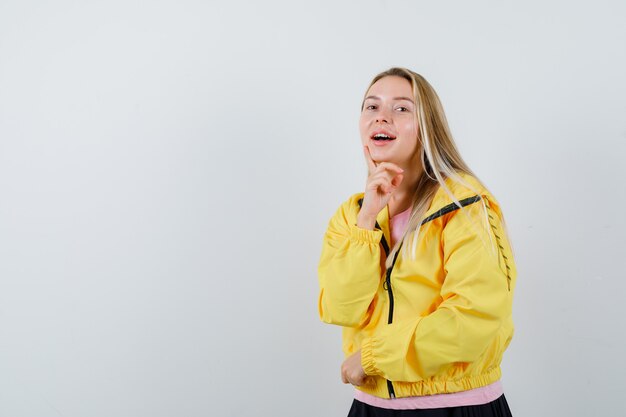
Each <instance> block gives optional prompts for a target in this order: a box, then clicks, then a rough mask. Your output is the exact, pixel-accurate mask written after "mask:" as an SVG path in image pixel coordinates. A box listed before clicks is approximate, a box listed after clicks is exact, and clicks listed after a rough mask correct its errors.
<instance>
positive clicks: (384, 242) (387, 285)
mask: <svg viewBox="0 0 626 417" xmlns="http://www.w3.org/2000/svg"><path fill="white" fill-rule="evenodd" d="M480 199H481V197H480V196H479V195H475V196H473V197H469V198H465V199H463V200H460V201H459V203H461V207H465V206H467V205H469V204H472V203H475V202H477V201H480ZM362 204H363V199H359V207H361V206H362ZM458 209H459V206H457V205H456V204H455V203H451V204H448V205H447V206H444V207H442V208H441V209H439V210H437V211H436V212H434V213H433V214H431V215H430V216H428V217H426V218H425V219H424V220H422V222H421V223H420V227H421V226H423V225H424V224H425V223H428V222H429V221H431V220H435V219H436V218H438V217H441V216H443V215H444V214H448V213H450V212H452V211H455V210H458ZM375 227H376V229H378V230H381V231H382V228H381V227H380V225H379V224H378V221H377V222H376V224H375ZM380 244H381V245H382V247H383V250H384V251H385V256H389V245H388V244H387V240H386V239H385V235H384V234H383V236H382V239H381V241H380ZM400 249H402V244H400V246H399V247H398V250H397V251H396V253H395V255H394V256H393V262H391V266H390V267H389V268H387V274H386V277H385V281H384V283H383V289H385V290H386V291H387V294H388V295H389V316H388V318H387V324H391V323H392V322H393V307H394V306H393V290H392V289H391V272H392V271H393V267H394V266H395V264H396V260H397V259H398V254H399V253H400ZM387 390H388V391H389V398H396V392H395V390H394V389H393V383H392V382H391V381H390V380H387Z"/></svg>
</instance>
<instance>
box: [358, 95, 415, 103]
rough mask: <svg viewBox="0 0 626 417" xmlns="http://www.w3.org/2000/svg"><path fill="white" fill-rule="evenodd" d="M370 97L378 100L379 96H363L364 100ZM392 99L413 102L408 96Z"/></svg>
mask: <svg viewBox="0 0 626 417" xmlns="http://www.w3.org/2000/svg"><path fill="white" fill-rule="evenodd" d="M370 99H371V100H380V97H378V96H367V97H365V100H370ZM365 100H364V101H365ZM393 100H406V101H410V102H411V103H413V99H412V98H409V97H394V98H393Z"/></svg>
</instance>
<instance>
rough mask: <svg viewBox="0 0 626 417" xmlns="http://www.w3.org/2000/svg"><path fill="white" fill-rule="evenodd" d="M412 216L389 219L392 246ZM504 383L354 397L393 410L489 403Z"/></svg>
mask: <svg viewBox="0 0 626 417" xmlns="http://www.w3.org/2000/svg"><path fill="white" fill-rule="evenodd" d="M410 217H411V208H408V209H407V210H405V211H403V212H402V213H398V214H396V215H395V216H393V217H391V219H389V227H390V229H391V246H392V247H393V245H395V243H396V242H397V241H398V240H399V239H401V238H402V235H403V234H404V232H405V230H406V227H407V225H408V223H409V218H410ZM503 392H504V391H503V389H502V384H501V383H500V381H496V382H494V383H493V384H489V385H487V386H484V387H480V388H474V389H470V390H467V391H461V392H454V393H451V394H435V395H424V396H420V397H404V398H390V399H387V398H380V397H376V396H374V395H370V394H366V393H364V392H363V391H359V390H356V393H355V395H354V398H355V399H356V400H358V401H361V402H363V403H365V404H369V405H371V406H374V407H379V408H387V409H392V410H415V409H424V408H445V407H459V406H467V405H480V404H487V403H489V402H491V401H494V400H496V399H498V398H499V397H500V396H501V395H502V394H503Z"/></svg>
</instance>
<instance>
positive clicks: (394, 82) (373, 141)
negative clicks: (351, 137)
mask: <svg viewBox="0 0 626 417" xmlns="http://www.w3.org/2000/svg"><path fill="white" fill-rule="evenodd" d="M417 128H418V125H417V119H416V117H415V102H414V97H413V91H412V89H411V84H410V83H409V81H407V80H406V79H404V78H402V77H398V76H387V77H383V78H381V79H380V80H378V81H376V82H375V83H374V84H373V85H372V86H371V87H370V89H369V90H368V91H367V94H366V97H365V100H364V101H363V109H362V110H361V118H360V121H359V129H360V132H361V142H362V143H363V145H366V146H367V147H368V148H369V151H370V154H371V156H372V159H373V160H374V162H376V163H380V162H392V163H395V164H397V165H399V166H401V167H405V166H409V165H410V164H411V162H412V161H413V160H414V158H415V156H416V155H417V154H418V153H417V150H418V139H417Z"/></svg>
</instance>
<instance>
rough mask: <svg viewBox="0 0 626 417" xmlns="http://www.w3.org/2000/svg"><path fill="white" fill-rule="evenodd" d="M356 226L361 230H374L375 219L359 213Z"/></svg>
mask: <svg viewBox="0 0 626 417" xmlns="http://www.w3.org/2000/svg"><path fill="white" fill-rule="evenodd" d="M356 225H357V227H360V228H361V229H367V230H374V226H376V217H370V216H366V215H363V214H361V213H359V215H358V216H357V218H356Z"/></svg>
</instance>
